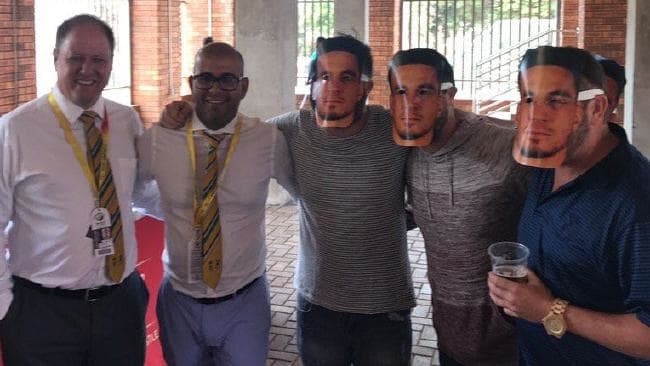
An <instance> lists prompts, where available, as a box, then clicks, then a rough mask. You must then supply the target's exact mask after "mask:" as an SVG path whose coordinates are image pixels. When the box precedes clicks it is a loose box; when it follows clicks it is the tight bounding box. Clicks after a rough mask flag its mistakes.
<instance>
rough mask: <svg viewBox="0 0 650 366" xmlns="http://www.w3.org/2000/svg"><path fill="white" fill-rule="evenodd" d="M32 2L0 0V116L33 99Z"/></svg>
mask: <svg viewBox="0 0 650 366" xmlns="http://www.w3.org/2000/svg"><path fill="white" fill-rule="evenodd" d="M34 43H35V41H34V1H33V0H17V1H12V0H0V115H2V114H5V113H7V112H9V111H11V110H13V109H14V108H16V107H18V106H19V105H20V104H23V103H25V102H27V101H29V100H31V99H34V98H35V97H36V55H35V51H34Z"/></svg>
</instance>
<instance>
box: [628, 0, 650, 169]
mask: <svg viewBox="0 0 650 366" xmlns="http://www.w3.org/2000/svg"><path fill="white" fill-rule="evenodd" d="M627 17H628V25H627V47H626V55H625V72H626V74H627V75H626V78H627V85H626V87H625V89H626V90H625V110H626V111H631V113H629V112H628V113H625V130H626V131H627V135H628V137H629V138H630V139H631V141H632V143H633V144H634V145H635V146H636V147H637V148H638V149H639V150H640V151H641V152H642V153H643V154H645V156H650V104H649V103H647V101H648V100H650V66H648V65H650V3H649V2H648V1H646V0H630V1H628V8H627Z"/></svg>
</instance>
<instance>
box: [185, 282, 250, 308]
mask: <svg viewBox="0 0 650 366" xmlns="http://www.w3.org/2000/svg"><path fill="white" fill-rule="evenodd" d="M260 278H262V277H257V278H256V279H254V280H252V281H251V282H249V283H247V284H246V285H244V287H242V288H240V289H239V290H237V291H235V292H233V293H232V294H230V295H226V296H222V297H199V298H196V297H193V298H192V299H194V301H196V302H198V303H199V304H202V305H213V304H218V303H220V302H224V301H228V300H230V299H232V298H234V297H236V296H239V295H241V294H242V292H244V291H246V290H248V288H249V287H251V286H252V285H253V284H254V283H255V282H256V281H257V280H259V279H260Z"/></svg>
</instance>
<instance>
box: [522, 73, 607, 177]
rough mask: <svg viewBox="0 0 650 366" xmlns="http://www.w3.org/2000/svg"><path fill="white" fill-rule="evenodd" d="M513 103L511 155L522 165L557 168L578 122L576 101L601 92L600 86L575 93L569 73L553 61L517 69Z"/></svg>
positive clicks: (579, 108)
mask: <svg viewBox="0 0 650 366" xmlns="http://www.w3.org/2000/svg"><path fill="white" fill-rule="evenodd" d="M519 82H520V91H521V101H520V102H519V105H518V106H517V116H516V118H515V123H516V125H517V136H516V138H515V141H514V144H513V147H512V156H513V158H514V159H515V160H516V161H517V162H518V163H520V164H522V165H528V166H532V167H538V168H558V167H560V166H562V164H564V162H565V161H566V159H567V148H568V146H569V145H570V143H571V141H572V139H574V137H575V134H576V131H577V130H578V128H579V126H580V124H581V123H582V118H583V110H582V106H581V105H580V103H579V102H580V101H585V100H589V99H593V98H594V97H595V96H596V95H600V94H603V91H602V90H600V89H589V90H585V91H581V92H580V93H577V92H576V90H575V83H574V80H573V75H572V74H571V73H570V72H569V71H568V70H566V69H565V68H563V67H560V66H555V65H538V66H533V67H531V68H529V69H527V70H525V71H522V72H521V79H520V80H519Z"/></svg>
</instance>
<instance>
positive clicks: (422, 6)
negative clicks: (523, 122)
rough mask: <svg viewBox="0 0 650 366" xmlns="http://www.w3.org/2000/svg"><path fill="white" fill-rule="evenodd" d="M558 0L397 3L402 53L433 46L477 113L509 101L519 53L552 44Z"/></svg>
mask: <svg viewBox="0 0 650 366" xmlns="http://www.w3.org/2000/svg"><path fill="white" fill-rule="evenodd" d="M559 6H560V2H559V1H558V0H403V2H402V49H408V48H413V47H428V48H435V49H437V50H438V51H439V52H440V53H442V54H443V55H445V56H446V57H447V59H448V60H449V62H450V63H451V64H452V65H453V66H454V73H455V75H454V76H455V78H456V86H457V88H458V89H459V93H458V97H457V98H460V99H473V100H475V104H474V105H475V110H476V111H478V112H480V113H490V112H495V111H497V110H498V109H501V107H502V106H503V105H504V103H503V101H504V100H505V101H507V100H513V98H516V96H514V97H513V93H514V92H515V91H516V69H517V64H518V61H519V58H520V57H521V55H522V54H523V52H524V51H525V50H526V49H528V48H531V47H536V46H538V45H542V44H552V45H555V44H557V39H558V34H559V16H558V14H559Z"/></svg>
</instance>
